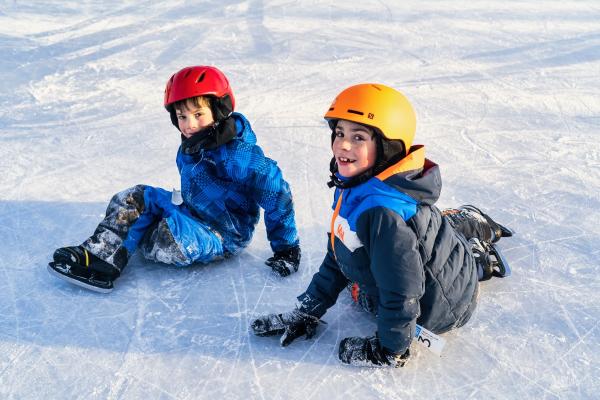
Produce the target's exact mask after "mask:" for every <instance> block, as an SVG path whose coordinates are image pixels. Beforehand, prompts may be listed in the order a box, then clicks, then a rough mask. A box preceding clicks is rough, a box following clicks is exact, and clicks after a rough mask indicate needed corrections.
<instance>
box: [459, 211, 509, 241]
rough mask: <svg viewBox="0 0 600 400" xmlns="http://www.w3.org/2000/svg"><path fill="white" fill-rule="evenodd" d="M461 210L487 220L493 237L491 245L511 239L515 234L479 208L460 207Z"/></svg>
mask: <svg viewBox="0 0 600 400" xmlns="http://www.w3.org/2000/svg"><path fill="white" fill-rule="evenodd" d="M459 209H460V210H466V211H468V212H469V213H471V214H475V215H476V216H479V217H480V218H483V220H485V222H486V223H487V224H488V225H489V227H490V229H491V230H492V237H491V238H490V241H491V243H496V242H497V241H498V240H500V239H501V238H503V237H511V236H512V235H513V233H514V232H513V231H512V230H511V229H509V228H507V227H505V226H502V225H500V224H499V223H497V222H496V221H494V220H493V219H492V218H491V217H490V216H489V215H487V214H486V213H484V212H483V211H481V210H480V209H479V208H477V207H475V206H473V205H471V204H466V205H464V206H460V207H459Z"/></svg>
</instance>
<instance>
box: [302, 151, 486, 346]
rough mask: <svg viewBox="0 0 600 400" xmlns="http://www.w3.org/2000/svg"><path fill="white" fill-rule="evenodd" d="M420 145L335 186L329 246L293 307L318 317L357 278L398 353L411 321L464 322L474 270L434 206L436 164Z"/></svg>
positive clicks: (437, 325)
mask: <svg viewBox="0 0 600 400" xmlns="http://www.w3.org/2000/svg"><path fill="white" fill-rule="evenodd" d="M424 152H425V150H424V148H423V147H421V146H418V147H417V146H414V147H413V148H412V149H411V152H410V154H409V155H408V156H407V157H406V158H405V159H403V160H401V161H400V162H399V163H397V164H396V165H394V166H391V167H390V168H388V169H387V170H385V171H384V172H382V173H381V174H379V175H378V176H377V177H373V178H371V179H370V180H368V181H367V182H365V183H362V184H360V185H358V186H355V187H352V188H349V189H345V190H342V189H336V192H335V196H334V204H333V208H334V214H333V218H332V221H331V232H330V234H329V238H330V240H329V244H328V252H327V255H326V256H325V259H324V261H323V263H322V264H321V267H320V268H319V271H318V272H317V273H316V274H315V275H314V276H313V278H312V281H311V283H310V285H309V287H308V289H307V290H306V292H305V293H303V294H302V295H300V296H299V297H298V300H299V301H300V308H301V309H302V310H303V311H304V312H308V313H310V314H312V315H315V316H317V317H319V318H320V317H321V316H322V315H323V314H324V313H325V312H326V310H327V309H328V308H329V307H331V306H332V305H333V304H335V302H336V300H337V297H338V295H339V293H340V292H341V291H342V290H343V289H344V288H345V287H347V285H348V284H349V283H358V284H359V288H360V291H361V292H363V293H364V294H366V295H367V296H368V298H370V299H371V300H372V302H373V304H374V306H375V310H374V311H375V313H376V314H377V332H378V335H379V339H380V342H381V345H382V346H383V347H385V348H386V349H388V350H390V351H392V352H395V353H398V354H402V353H404V351H405V350H406V349H407V348H408V346H409V345H410V343H411V341H412V338H413V336H414V333H415V323H419V324H420V325H422V326H424V327H425V328H427V329H429V330H431V331H433V332H437V333H440V332H444V331H447V330H449V329H452V328H453V327H457V326H461V325H462V324H464V323H466V322H467V320H468V319H469V317H470V316H471V314H472V312H473V310H474V308H475V300H476V293H477V287H478V282H477V270H476V267H475V262H474V259H473V256H472V254H471V250H470V246H469V244H468V242H467V241H466V239H465V238H464V237H462V236H461V235H460V234H458V233H456V232H455V231H454V229H452V227H451V226H450V224H449V223H448V222H447V221H446V220H445V219H444V218H443V217H442V215H441V213H440V211H439V210H438V209H437V207H435V206H434V203H435V202H436V201H437V199H438V197H439V194H440V191H441V178H440V173H439V168H438V166H437V165H435V164H434V163H432V162H431V161H429V160H426V159H425V156H424Z"/></svg>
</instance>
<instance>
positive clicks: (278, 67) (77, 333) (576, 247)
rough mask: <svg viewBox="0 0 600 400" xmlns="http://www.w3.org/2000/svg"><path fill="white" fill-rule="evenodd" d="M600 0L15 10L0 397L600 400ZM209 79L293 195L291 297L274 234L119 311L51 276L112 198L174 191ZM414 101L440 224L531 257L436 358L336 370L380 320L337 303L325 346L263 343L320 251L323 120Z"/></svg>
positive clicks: (2, 121) (137, 293)
mask: <svg viewBox="0 0 600 400" xmlns="http://www.w3.org/2000/svg"><path fill="white" fill-rule="evenodd" d="M598 21H600V4H598V2H597V1H592V0H590V1H561V2H558V1H533V0H524V1H519V2H506V1H487V0H485V1H478V2H451V1H436V2H420V1H390V0H382V1H375V0H373V1H369V0H368V1H363V2H341V1H340V2H332V1H302V2H300V1H260V0H247V1H233V0H228V1H212V0H205V1H169V2H154V1H137V2H133V1H103V2H73V1H63V2H60V1H36V2H29V3H26V2H21V1H16V0H14V1H5V2H2V3H1V4H0V49H1V54H2V56H1V57H0V74H1V76H2V78H1V79H0V105H1V107H0V171H1V175H2V178H1V179H0V194H1V195H0V254H1V257H0V276H1V279H0V398H2V399H40V398H48V399H75V398H81V399H137V398H143V399H146V398H147V399H159V398H160V399H198V398H207V399H208V398H210V399H217V398H231V399H238V398H243V399H246V398H250V399H255V398H256V399H302V400H305V399H328V400H332V399H345V400H348V399H363V398H379V399H398V398H415V399H416V398H435V399H464V398H486V399H487V398H492V399H507V398H514V399H521V398H536V399H537V398H546V399H592V398H598V393H599V392H600V384H599V382H600V380H599V379H598V376H600V328H599V317H600V295H599V293H600V280H599V278H598V276H599V273H600V252H599V250H598V249H599V246H598V243H599V238H600V228H599V226H598V222H599V217H600V213H599V212H598V210H599V209H600V197H599V195H598V188H599V187H600V168H599V167H600V97H599V96H598V94H599V93H600V80H599V79H598V77H599V76H600V25H599V24H598ZM193 64H213V65H217V66H219V67H220V68H222V69H223V70H224V71H225V73H226V74H228V76H229V77H230V81H231V83H232V85H233V87H234V90H235V94H236V100H237V101H236V104H237V107H238V110H239V111H241V112H243V113H244V114H245V115H246V116H247V117H248V118H249V119H250V121H251V122H252V124H253V127H254V129H255V131H256V133H257V136H258V141H259V144H260V145H262V146H263V148H264V150H265V152H266V153H267V154H268V155H269V156H270V157H272V158H274V159H275V160H277V161H278V163H279V165H280V166H281V168H282V170H283V172H284V174H285V176H286V178H287V179H288V180H289V182H290V184H291V186H292V189H293V191H294V198H295V204H296V212H297V222H298V225H299V227H300V233H301V240H302V249H303V259H302V265H301V269H300V271H299V272H298V273H297V274H295V275H293V276H291V277H289V278H286V279H281V278H277V277H276V276H274V275H273V274H272V273H271V272H270V270H269V268H267V267H266V266H264V265H263V261H264V260H265V259H266V258H268V257H269V256H270V255H271V254H270V251H269V247H268V244H267V241H266V238H265V236H266V235H265V231H264V227H263V226H262V223H261V225H260V226H259V229H258V231H257V234H256V236H255V238H254V240H253V242H252V244H251V246H250V247H249V248H248V249H247V250H246V251H244V252H243V253H242V254H241V255H240V256H239V257H236V258H233V259H229V260H226V261H223V262H220V263H215V264H212V265H209V266H205V267H202V266H198V267H193V268H188V269H177V268H173V267H166V266H164V265H160V264H153V263H149V262H146V261H144V260H143V259H142V258H141V257H139V256H136V257H134V259H133V260H132V262H131V265H129V266H128V268H127V269H126V270H125V272H124V275H123V276H122V278H121V279H119V280H118V281H117V282H116V288H115V290H114V291H113V292H112V293H111V294H109V295H100V294H96V293H91V292H87V291H85V290H83V289H79V288H78V287H75V286H73V285H69V284H67V283H64V282H61V281H59V280H57V279H56V278H54V277H52V276H50V275H48V273H47V272H46V263H47V262H48V261H49V260H50V257H51V254H52V252H53V250H54V249H55V248H56V247H59V246H64V245H72V244H77V243H80V242H81V241H83V239H85V238H86V237H87V235H89V234H91V232H92V231H93V229H94V228H95V226H96V224H97V223H98V222H99V221H100V219H101V217H102V214H103V212H104V210H105V207H106V204H107V202H108V200H109V199H110V197H111V196H112V194H114V193H116V192H118V191H120V190H122V189H125V188H127V187H131V186H133V185H134V184H137V183H145V184H151V185H155V186H160V187H164V188H167V189H170V188H172V187H179V182H178V174H177V169H176V166H175V162H174V158H175V153H176V149H177V146H178V142H179V136H178V134H177V132H176V131H175V130H174V128H173V127H172V125H171V123H170V121H169V118H168V114H167V113H166V112H165V110H164V109H163V106H162V95H163V89H164V84H165V83H166V81H167V79H168V78H169V76H170V75H171V74H172V73H173V72H175V71H176V70H178V69H180V68H182V67H184V66H187V65H193ZM360 82H381V83H385V84H388V85H390V86H393V87H396V88H398V89H400V90H402V91H404V92H405V93H406V94H407V96H408V97H409V98H410V99H411V101H412V102H413V104H414V106H415V108H416V110H417V115H418V133H417V142H419V143H424V144H425V145H426V146H427V152H428V157H430V158H432V159H434V160H435V161H437V162H438V163H439V164H440V165H441V168H442V174H443V180H444V189H443V193H442V198H441V199H440V204H439V205H440V206H441V207H447V206H456V205H460V204H463V203H473V204H476V205H478V206H480V207H482V208H483V209H485V210H486V211H489V213H490V214H491V215H493V216H494V217H495V218H496V219H497V220H498V221H500V222H502V223H504V224H506V225H508V226H510V227H511V228H513V229H514V230H515V231H516V232H517V235H516V236H515V237H514V238H510V239H506V240H503V241H502V242H500V248H501V249H502V250H503V251H504V254H505V255H506V257H507V258H508V259H509V260H510V262H511V266H512V268H513V275H512V276H511V277H510V278H508V279H504V280H500V279H494V280H492V281H490V282H487V283H485V284H484V285H482V291H481V297H480V303H479V307H478V310H477V312H476V314H475V315H474V317H473V319H472V320H471V321H470V322H469V324H468V325H467V326H465V327H464V328H461V329H460V330H457V331H454V332H451V333H449V334H446V335H444V338H445V339H446V341H447V343H446V347H445V349H444V353H443V355H442V357H436V356H435V355H433V354H431V353H429V352H427V351H425V350H423V349H422V348H420V347H418V346H415V347H414V349H413V354H414V356H413V359H412V360H411V361H410V363H408V364H407V366H406V367H405V368H403V369H401V370H393V371H390V370H371V369H360V368H352V367H346V366H342V365H341V364H340V363H339V362H338V361H337V344H338V343H339V342H340V340H341V339H342V338H344V337H346V336H357V335H370V334H372V333H373V330H374V328H375V324H374V321H373V320H372V319H371V318H370V317H368V316H367V315H365V314H363V313H361V312H360V311H359V310H358V309H357V308H356V307H355V306H354V305H353V304H352V302H351V301H350V300H349V299H348V298H346V297H344V298H342V299H341V300H340V301H339V302H338V304H337V305H336V306H335V307H333V308H332V309H331V310H330V312H328V313H327V314H326V315H325V317H324V319H325V321H326V322H327V324H326V325H324V327H323V328H322V329H321V330H320V331H319V333H318V334H317V336H316V338H315V339H314V340H310V341H306V340H298V341H297V342H294V343H293V344H292V345H291V346H289V347H287V348H281V347H280V346H279V344H278V339H277V338H258V337H254V336H253V335H251V334H250V333H249V330H248V326H249V324H250V322H251V320H252V318H253V317H255V316H257V315H259V314H262V313H268V312H275V311H286V310H288V309H290V308H291V307H292V306H293V304H294V301H295V296H296V295H298V294H300V293H301V292H302V291H303V290H304V289H305V287H306V286H307V284H308V282H309V280H310V278H311V276H312V274H313V273H314V272H315V271H316V270H317V268H318V266H319V264H320V262H321V259H322V257H323V255H324V252H325V246H326V240H327V238H326V235H325V232H326V230H327V225H328V219H329V216H330V212H331V211H330V203H331V194H332V193H331V191H330V190H328V189H327V187H326V185H325V182H326V180H327V176H328V161H329V157H330V153H329V132H328V129H327V127H326V124H325V123H324V121H323V120H322V115H323V113H324V112H325V110H326V109H327V107H328V106H329V104H330V102H331V100H332V99H333V97H334V96H335V95H336V94H337V93H338V92H339V91H340V90H342V89H343V88H345V87H346V86H349V85H351V84H355V83H360Z"/></svg>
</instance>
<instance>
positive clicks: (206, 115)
mask: <svg viewBox="0 0 600 400" xmlns="http://www.w3.org/2000/svg"><path fill="white" fill-rule="evenodd" d="M175 113H176V115H177V125H178V126H179V130H180V131H181V133H182V134H183V136H185V137H186V138H190V137H192V136H193V135H194V134H196V133H198V132H200V131H201V130H202V129H204V128H206V127H208V126H210V125H212V124H214V123H215V120H214V118H213V113H212V110H211V108H210V104H209V101H208V99H206V98H204V97H196V98H192V99H187V100H185V101H183V102H182V103H180V104H178V105H176V106H175Z"/></svg>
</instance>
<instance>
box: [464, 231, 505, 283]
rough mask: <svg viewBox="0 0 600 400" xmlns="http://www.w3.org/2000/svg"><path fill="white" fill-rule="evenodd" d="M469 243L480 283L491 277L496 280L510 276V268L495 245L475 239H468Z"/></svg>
mask: <svg viewBox="0 0 600 400" xmlns="http://www.w3.org/2000/svg"><path fill="white" fill-rule="evenodd" d="M469 243H471V245H472V251H473V257H475V264H477V275H478V277H479V280H480V281H487V280H489V279H491V278H492V277H493V276H495V277H498V278H505V277H507V276H510V274H511V269H510V266H509V265H508V262H507V261H506V259H505V258H504V256H503V255H502V253H500V250H498V248H497V247H496V246H495V245H493V244H491V243H488V242H485V241H483V240H479V239H477V238H472V239H470V240H469Z"/></svg>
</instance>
